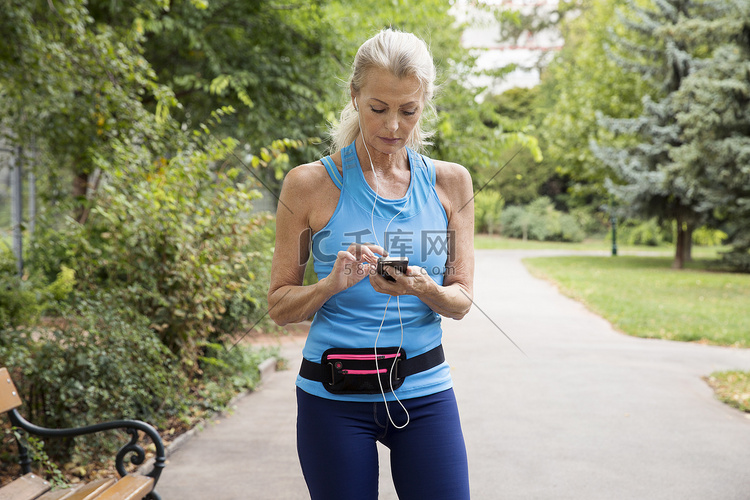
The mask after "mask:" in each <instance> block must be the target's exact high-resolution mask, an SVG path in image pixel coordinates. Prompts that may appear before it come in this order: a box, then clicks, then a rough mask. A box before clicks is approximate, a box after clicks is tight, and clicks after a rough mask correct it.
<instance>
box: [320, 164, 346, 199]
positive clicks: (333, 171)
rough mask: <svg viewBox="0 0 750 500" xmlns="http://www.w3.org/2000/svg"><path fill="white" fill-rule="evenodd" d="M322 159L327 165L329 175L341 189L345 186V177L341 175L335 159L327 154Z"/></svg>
mask: <svg viewBox="0 0 750 500" xmlns="http://www.w3.org/2000/svg"><path fill="white" fill-rule="evenodd" d="M320 161H322V162H323V165H325V167H326V170H327V171H328V175H329V176H330V177H331V180H332V181H333V184H334V185H335V186H336V187H337V188H339V191H341V189H342V188H343V187H344V179H343V178H342V177H341V174H340V173H339V169H338V168H336V164H335V163H334V162H333V159H331V157H330V156H326V157H324V158H321V159H320Z"/></svg>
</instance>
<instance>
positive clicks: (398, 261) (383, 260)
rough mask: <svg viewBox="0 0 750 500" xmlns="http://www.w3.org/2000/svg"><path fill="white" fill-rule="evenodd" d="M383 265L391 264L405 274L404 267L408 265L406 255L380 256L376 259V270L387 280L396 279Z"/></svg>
mask: <svg viewBox="0 0 750 500" xmlns="http://www.w3.org/2000/svg"><path fill="white" fill-rule="evenodd" d="M383 266H392V267H395V268H396V269H398V270H399V271H401V272H402V273H404V274H406V268H407V267H408V266H409V258H408V257H380V258H379V259H378V265H377V268H376V271H377V273H378V274H379V275H381V276H382V277H384V278H385V279H387V280H388V281H396V280H395V279H394V278H393V276H391V275H390V274H388V272H386V270H385V269H383Z"/></svg>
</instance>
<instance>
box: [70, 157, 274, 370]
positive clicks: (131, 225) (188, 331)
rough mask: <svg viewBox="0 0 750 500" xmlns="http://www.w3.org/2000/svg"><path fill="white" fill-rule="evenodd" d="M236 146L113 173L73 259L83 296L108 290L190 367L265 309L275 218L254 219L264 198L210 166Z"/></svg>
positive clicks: (233, 172) (233, 175) (234, 173)
mask: <svg viewBox="0 0 750 500" xmlns="http://www.w3.org/2000/svg"><path fill="white" fill-rule="evenodd" d="M231 147H232V145H231V144H228V145H226V146H216V147H214V148H204V149H201V148H194V149H186V150H185V151H184V152H182V153H180V154H178V155H176V156H175V157H173V158H172V159H170V160H169V161H167V160H164V159H162V160H157V161H156V162H155V163H154V164H152V165H142V164H140V165H133V166H128V167H122V168H114V167H111V168H112V169H113V170H112V175H111V177H110V179H109V180H108V182H107V183H106V185H105V186H104V188H103V189H102V190H101V194H100V196H99V197H98V199H97V200H96V207H95V208H93V210H92V212H91V216H90V218H89V221H88V222H87V224H86V226H85V228H84V229H83V232H82V234H81V239H80V240H79V247H78V248H77V249H76V251H75V252H74V254H75V261H74V263H73V267H74V268H75V269H76V271H77V273H78V276H79V278H78V279H79V281H80V282H81V289H82V290H83V291H84V293H85V291H86V290H98V289H106V290H109V291H110V292H111V293H112V294H113V295H116V296H117V298H118V300H119V301H121V302H123V303H124V304H126V305H128V306H129V307H133V308H134V309H135V310H136V311H138V312H139V314H141V315H143V316H146V317H148V318H149V320H150V322H151V323H150V324H151V327H152V328H153V329H154V330H155V331H157V332H158V333H159V336H160V338H161V339H162V341H163V342H164V343H165V344H166V345H167V346H169V348H170V349H172V350H173V352H175V353H178V354H179V356H180V358H181V360H182V361H183V362H185V363H186V365H187V366H192V367H195V362H196V360H197V358H198V357H199V356H200V355H201V353H202V347H201V346H202V342H203V341H205V340H215V339H216V338H217V337H216V336H215V335H217V334H222V333H227V332H232V331H234V329H236V328H237V327H238V325H240V324H241V323H242V321H244V320H247V319H248V318H252V317H253V315H254V314H255V315H256V316H257V317H260V316H261V315H262V311H263V310H264V309H265V296H266V289H265V287H266V283H267V282H268V273H269V268H270V259H271V253H272V250H271V248H272V244H273V243H272V235H271V234H269V231H268V230H267V228H266V224H267V222H268V220H269V219H268V216H266V215H257V216H256V215H253V214H252V213H251V212H250V210H251V207H252V200H253V199H254V198H255V197H257V196H259V194H258V192H257V191H255V190H254V189H253V188H252V187H251V186H249V185H245V184H242V183H239V182H236V181H235V179H236V178H237V177H238V174H239V171H238V170H237V169H228V170H226V171H225V170H223V169H221V168H218V169H217V168H214V167H213V165H214V164H215V161H216V160H218V159H219V158H223V157H225V156H227V155H228V154H229V151H230V150H231ZM124 165H129V164H124Z"/></svg>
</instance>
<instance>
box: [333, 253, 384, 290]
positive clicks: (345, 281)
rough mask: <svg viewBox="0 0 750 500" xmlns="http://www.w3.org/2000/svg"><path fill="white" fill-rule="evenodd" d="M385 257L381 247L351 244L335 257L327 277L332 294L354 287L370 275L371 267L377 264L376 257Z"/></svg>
mask: <svg viewBox="0 0 750 500" xmlns="http://www.w3.org/2000/svg"><path fill="white" fill-rule="evenodd" d="M376 254H379V255H381V256H383V257H385V256H387V255H388V254H387V252H386V251H385V250H384V249H383V247H381V246H378V245H372V244H368V243H365V244H360V243H352V244H351V245H349V248H347V249H346V250H341V251H340V252H339V253H338V254H337V255H336V261H335V262H334V263H333V270H332V271H331V274H329V275H328V279H329V280H330V283H331V285H330V286H331V289H332V291H333V293H338V292H341V291H343V290H346V289H347V288H349V287H351V286H354V285H356V284H357V283H359V282H360V281H362V280H363V279H364V278H366V277H368V276H369V275H370V272H371V269H372V267H371V266H375V265H377V263H378V255H376Z"/></svg>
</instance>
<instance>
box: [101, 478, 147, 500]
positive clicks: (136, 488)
mask: <svg viewBox="0 0 750 500" xmlns="http://www.w3.org/2000/svg"><path fill="white" fill-rule="evenodd" d="M152 489H154V478H152V477H148V476H133V475H130V474H128V475H127V476H125V477H123V478H122V479H120V480H119V481H117V483H116V484H115V485H114V486H112V487H111V488H109V489H108V490H107V491H105V492H104V493H102V494H101V495H100V496H98V497H96V500H141V499H142V498H143V497H145V496H146V495H147V494H148V493H149V492H151V490H152Z"/></svg>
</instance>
